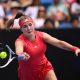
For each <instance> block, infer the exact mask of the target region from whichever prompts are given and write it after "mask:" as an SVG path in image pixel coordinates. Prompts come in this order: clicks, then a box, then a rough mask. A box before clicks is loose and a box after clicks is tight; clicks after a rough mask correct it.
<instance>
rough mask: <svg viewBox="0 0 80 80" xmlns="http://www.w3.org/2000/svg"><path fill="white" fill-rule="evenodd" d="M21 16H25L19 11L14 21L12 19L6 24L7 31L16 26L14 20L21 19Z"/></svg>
mask: <svg viewBox="0 0 80 80" xmlns="http://www.w3.org/2000/svg"><path fill="white" fill-rule="evenodd" d="M21 16H25V14H24V13H23V12H22V11H19V12H18V13H17V14H16V16H15V17H14V18H13V19H10V20H8V21H7V22H6V29H7V30H9V29H10V27H11V26H13V24H14V20H15V19H18V18H20V17H21Z"/></svg>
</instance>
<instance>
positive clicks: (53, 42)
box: [43, 33, 80, 52]
mask: <svg viewBox="0 0 80 80" xmlns="http://www.w3.org/2000/svg"><path fill="white" fill-rule="evenodd" d="M43 38H44V40H45V42H47V43H49V44H51V45H54V46H56V47H59V48H61V49H64V50H68V51H73V52H76V50H79V52H80V49H79V48H78V47H75V46H73V45H71V44H69V43H67V42H65V41H62V40H59V39H56V38H54V37H52V36H50V35H49V34H47V33H44V34H43Z"/></svg>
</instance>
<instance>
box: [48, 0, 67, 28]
mask: <svg viewBox="0 0 80 80" xmlns="http://www.w3.org/2000/svg"><path fill="white" fill-rule="evenodd" d="M47 15H48V17H50V18H53V19H54V22H55V24H57V25H55V27H59V21H61V22H63V21H66V19H68V18H69V11H68V8H67V7H66V6H65V5H64V4H62V3H60V0H54V4H53V5H51V6H49V7H48V10H47Z"/></svg>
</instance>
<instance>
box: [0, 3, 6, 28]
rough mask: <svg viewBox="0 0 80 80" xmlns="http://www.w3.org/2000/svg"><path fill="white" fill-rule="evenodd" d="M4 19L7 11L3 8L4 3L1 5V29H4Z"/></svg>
mask: <svg viewBox="0 0 80 80" xmlns="http://www.w3.org/2000/svg"><path fill="white" fill-rule="evenodd" d="M4 17H5V11H4V7H3V3H0V29H4V27H5V26H4Z"/></svg>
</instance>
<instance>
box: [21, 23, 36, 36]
mask: <svg viewBox="0 0 80 80" xmlns="http://www.w3.org/2000/svg"><path fill="white" fill-rule="evenodd" d="M21 31H22V32H23V33H24V34H26V35H30V34H32V33H33V32H34V23H33V22H26V23H25V24H24V25H22V27H21Z"/></svg>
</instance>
